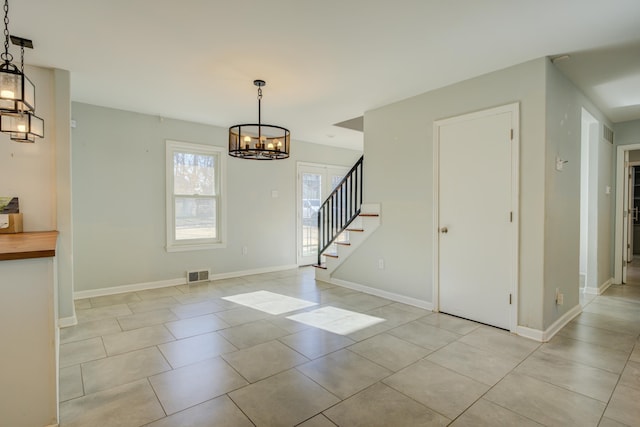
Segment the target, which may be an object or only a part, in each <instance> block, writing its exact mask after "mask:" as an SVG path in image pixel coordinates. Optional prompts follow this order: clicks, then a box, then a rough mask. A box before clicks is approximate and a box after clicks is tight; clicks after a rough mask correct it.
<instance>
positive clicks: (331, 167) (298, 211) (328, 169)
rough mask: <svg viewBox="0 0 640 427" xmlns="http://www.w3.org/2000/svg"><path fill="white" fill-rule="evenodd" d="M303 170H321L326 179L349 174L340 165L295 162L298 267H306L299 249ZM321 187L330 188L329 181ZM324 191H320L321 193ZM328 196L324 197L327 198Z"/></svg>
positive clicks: (346, 169)
mask: <svg viewBox="0 0 640 427" xmlns="http://www.w3.org/2000/svg"><path fill="white" fill-rule="evenodd" d="M304 168H317V169H322V170H324V172H325V174H326V175H327V178H329V175H332V174H333V173H334V172H337V171H339V172H340V174H342V175H343V176H344V175H345V174H346V173H347V172H349V169H350V166H341V165H330V164H326V163H311V162H296V208H295V209H296V210H295V212H296V264H297V265H298V266H301V265H307V264H305V263H303V262H302V247H301V244H300V243H301V241H302V209H301V205H302V187H301V176H300V173H301V169H304ZM322 185H323V186H325V185H327V186H328V187H326V188H330V181H327V182H323V184H322ZM322 191H324V190H321V192H322ZM327 191H329V192H330V191H331V190H327ZM328 195H329V194H326V195H324V197H326V196H328ZM323 201H324V200H321V201H320V203H322V202H323Z"/></svg>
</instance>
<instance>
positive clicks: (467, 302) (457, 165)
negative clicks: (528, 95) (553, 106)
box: [436, 105, 518, 329]
mask: <svg viewBox="0 0 640 427" xmlns="http://www.w3.org/2000/svg"><path fill="white" fill-rule="evenodd" d="M507 107H510V108H507ZM507 107H501V108H497V109H492V110H488V111H484V112H480V113H474V114H471V115H467V116H462V117H458V118H455V119H448V120H443V121H440V122H437V123H436V130H437V132H436V139H437V141H436V144H437V150H438V158H439V159H438V165H437V170H438V179H437V181H438V187H437V202H436V203H437V218H438V230H437V231H438V233H437V234H438V237H437V245H438V253H437V258H438V265H437V272H438V277H437V278H436V281H437V286H438V294H439V295H438V296H439V310H440V311H442V312H445V313H450V314H453V315H456V316H460V317H464V318H467V319H471V320H475V321H478V322H482V323H486V324H489V325H493V326H497V327H500V328H504V329H512V318H511V315H512V311H511V310H512V305H511V302H512V293H513V290H514V289H515V288H517V287H516V286H514V285H515V282H516V280H517V279H516V274H515V270H516V265H517V258H516V257H517V253H514V252H517V236H515V235H514V233H517V227H516V226H515V224H516V222H515V221H514V215H516V212H514V211H515V206H517V203H514V200H513V199H514V197H515V194H514V188H517V186H516V185H515V184H514V183H515V182H516V181H515V180H516V179H517V178H516V177H515V176H514V175H515V170H514V169H517V161H516V163H514V160H513V159H514V158H515V159H517V156H516V157H512V155H513V154H514V150H515V153H516V154H517V145H516V144H517V139H514V140H512V137H513V132H512V129H513V130H514V132H515V134H516V135H517V108H518V107H517V105H512V106H507ZM514 116H515V117H514ZM514 165H515V167H514ZM514 239H515V240H514ZM514 241H515V242H516V244H514Z"/></svg>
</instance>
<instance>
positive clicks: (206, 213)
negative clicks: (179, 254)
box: [175, 197, 218, 240]
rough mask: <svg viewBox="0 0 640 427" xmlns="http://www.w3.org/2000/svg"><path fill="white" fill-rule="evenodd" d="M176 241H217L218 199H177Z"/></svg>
mask: <svg viewBox="0 0 640 427" xmlns="http://www.w3.org/2000/svg"><path fill="white" fill-rule="evenodd" d="M175 215H176V240H187V239H216V238H217V237H218V233H217V230H216V199H215V198H194V197H176V199H175Z"/></svg>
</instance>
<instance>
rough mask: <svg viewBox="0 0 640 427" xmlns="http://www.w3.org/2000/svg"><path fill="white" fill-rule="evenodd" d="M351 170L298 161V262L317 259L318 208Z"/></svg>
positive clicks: (311, 262)
mask: <svg viewBox="0 0 640 427" xmlns="http://www.w3.org/2000/svg"><path fill="white" fill-rule="evenodd" d="M348 171H349V169H348V168H345V167H342V166H331V165H316V164H302V163H299V164H298V199H297V200H298V201H297V205H298V208H297V217H298V220H297V223H298V233H297V235H298V265H311V264H315V263H316V262H318V210H319V209H320V206H321V205H322V203H323V202H324V201H325V199H326V198H327V197H328V196H329V194H331V191H333V189H334V188H335V187H336V185H338V184H339V183H340V181H342V178H343V177H344V175H345V174H346V173H347V172H348Z"/></svg>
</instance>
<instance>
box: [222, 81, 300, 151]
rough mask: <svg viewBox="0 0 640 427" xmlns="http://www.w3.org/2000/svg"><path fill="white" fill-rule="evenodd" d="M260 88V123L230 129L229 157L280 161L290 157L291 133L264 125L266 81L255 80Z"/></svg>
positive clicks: (280, 128)
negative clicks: (264, 90) (263, 105)
mask: <svg viewBox="0 0 640 427" xmlns="http://www.w3.org/2000/svg"><path fill="white" fill-rule="evenodd" d="M253 84H254V85H255V86H257V87H258V123H245V124H240V125H234V126H231V127H230V128H229V155H230V156H232V157H238V158H241V159H250V160H280V159H286V158H288V157H289V149H290V143H291V132H289V129H287V128H284V127H282V126H275V125H268V124H263V123H262V88H263V87H264V86H265V85H266V83H265V81H264V80H254V81H253Z"/></svg>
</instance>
